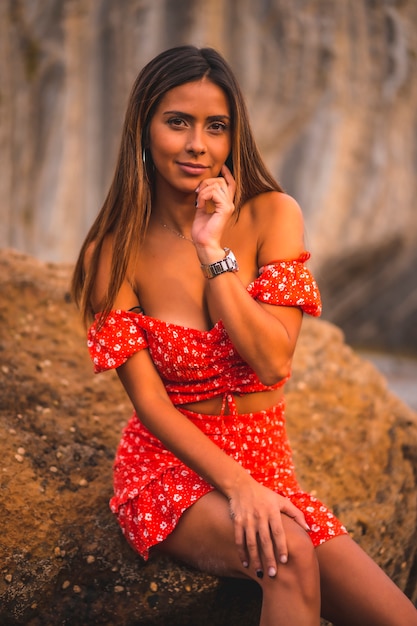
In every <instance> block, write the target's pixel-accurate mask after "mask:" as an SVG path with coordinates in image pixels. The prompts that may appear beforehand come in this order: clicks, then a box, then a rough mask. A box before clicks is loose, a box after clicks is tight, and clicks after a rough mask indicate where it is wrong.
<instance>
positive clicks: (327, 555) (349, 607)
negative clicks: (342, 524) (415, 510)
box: [316, 536, 417, 626]
mask: <svg viewBox="0 0 417 626" xmlns="http://www.w3.org/2000/svg"><path fill="white" fill-rule="evenodd" d="M316 553H317V559H318V562H319V568H320V580H321V595H322V615H323V617H325V618H326V619H328V620H329V621H331V622H332V623H333V624H334V625H335V626H353V624H354V625H355V626H417V610H416V608H415V607H414V606H413V605H412V603H411V602H410V601H409V600H408V599H407V598H406V596H405V595H404V594H403V593H402V592H401V591H400V589H399V588H398V587H397V586H396V585H395V584H394V583H393V582H392V581H391V580H390V579H389V578H388V576H386V574H385V573H384V572H383V571H382V570H381V569H380V568H379V567H378V566H377V565H376V563H374V561H372V559H371V558H370V557H369V556H368V555H367V554H366V553H365V552H364V551H363V550H362V549H361V548H360V547H359V546H358V545H357V544H356V543H355V542H354V541H353V540H352V539H351V538H350V537H349V536H343V537H336V538H334V539H331V540H330V541H328V542H326V543H325V544H322V545H321V546H319V547H318V548H316Z"/></svg>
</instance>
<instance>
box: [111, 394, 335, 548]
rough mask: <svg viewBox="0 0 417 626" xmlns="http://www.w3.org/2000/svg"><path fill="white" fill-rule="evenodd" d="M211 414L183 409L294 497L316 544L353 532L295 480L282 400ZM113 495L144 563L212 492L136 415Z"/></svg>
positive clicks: (261, 478)
mask: <svg viewBox="0 0 417 626" xmlns="http://www.w3.org/2000/svg"><path fill="white" fill-rule="evenodd" d="M225 402H228V404H229V408H230V414H227V415H225V414H224V410H222V412H221V414H220V415H205V414H202V413H194V412H192V411H187V410H185V409H182V408H181V407H178V409H179V410H180V411H181V412H182V413H183V414H184V415H186V416H187V417H188V418H189V419H190V420H191V421H192V422H193V423H194V424H195V425H196V426H198V428H200V429H201V430H202V431H203V432H204V433H205V434H206V435H207V436H208V437H209V438H210V439H211V440H212V441H213V442H214V443H215V444H217V445H218V446H219V447H220V448H221V449H222V450H224V451H225V452H226V453H227V454H228V455H230V456H231V457H233V458H234V459H235V460H236V461H237V462H238V463H240V464H241V465H242V466H243V467H245V469H246V470H247V471H248V472H249V473H250V474H251V476H253V478H254V479H255V480H257V481H258V482H259V483H261V484H263V485H265V486H266V487H269V488H270V489H272V490H273V491H275V492H277V493H279V494H281V495H283V496H285V497H287V498H289V499H290V500H291V502H293V504H295V506H297V507H298V508H299V509H300V510H301V511H302V512H303V513H304V516H305V518H306V521H307V524H308V525H309V526H310V528H311V532H310V533H309V535H310V537H311V541H312V543H313V545H314V546H318V545H320V544H322V543H324V542H325V541H328V540H329V539H331V538H332V537H336V536H338V535H344V534H346V533H347V531H346V529H345V527H344V526H343V525H342V524H341V522H340V521H339V520H338V519H337V518H336V517H335V516H334V515H333V513H332V512H331V511H330V510H329V509H328V508H327V507H326V506H325V505H324V504H322V503H321V502H320V501H319V500H318V499H317V498H315V497H314V496H312V495H310V494H308V493H306V492H304V491H302V490H301V489H300V486H299V484H298V482H297V479H296V476H295V471H294V464H293V461H292V453H291V447H290V444H289V441H288V438H287V435H286V430H285V414H284V406H285V405H284V401H282V402H281V403H280V404H278V405H276V406H273V407H271V408H269V409H267V410H263V411H259V412H256V413H244V414H239V413H237V410H236V405H235V402H234V399H233V397H232V396H231V395H230V396H229V395H228V396H226V397H225ZM114 486H115V495H114V497H113V498H112V500H111V502H110V506H111V509H112V511H113V512H114V513H115V514H116V515H117V518H118V521H119V523H120V526H121V528H122V531H123V534H124V535H125V537H126V539H127V541H128V542H129V543H130V545H131V546H132V547H133V548H134V549H135V550H136V551H137V552H138V553H139V554H140V555H141V556H142V557H143V558H144V559H145V560H146V559H147V558H148V556H149V549H150V548H151V547H152V546H154V545H156V544H158V543H160V542H161V541H163V540H164V539H165V538H166V537H167V536H168V535H169V533H171V532H172V531H173V530H174V529H175V527H176V525H177V523H178V520H179V519H180V517H181V515H182V514H183V513H184V511H185V510H186V509H188V507H190V506H191V505H192V504H193V503H194V502H196V500H198V499H199V498H201V497H202V496H204V495H205V494H206V493H209V492H210V491H212V490H213V489H214V487H213V486H212V485H210V484H209V483H207V482H206V481H205V480H204V479H203V478H201V477H200V476H198V475H197V474H196V473H195V472H194V471H192V470H191V469H189V468H188V467H187V466H185V465H184V464H183V463H182V462H181V461H180V460H178V459H177V458H176V457H175V456H174V455H173V454H172V453H171V452H169V450H167V449H166V448H165V447H164V446H163V445H162V444H161V442H160V441H159V440H158V439H156V438H155V437H154V436H153V435H152V434H151V433H150V432H149V431H148V430H147V429H146V428H145V427H144V426H143V425H142V424H141V423H140V421H139V420H138V418H137V416H136V415H133V417H132V418H131V420H130V422H129V423H128V425H127V427H126V428H125V430H124V432H123V436H122V440H121V442H120V444H119V447H118V450H117V455H116V459H115V465H114Z"/></svg>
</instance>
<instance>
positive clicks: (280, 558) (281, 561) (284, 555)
mask: <svg viewBox="0 0 417 626" xmlns="http://www.w3.org/2000/svg"><path fill="white" fill-rule="evenodd" d="M279 561H280V563H286V562H287V561H288V557H287V555H286V554H281V556H280V557H279Z"/></svg>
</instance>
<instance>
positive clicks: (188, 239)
mask: <svg viewBox="0 0 417 626" xmlns="http://www.w3.org/2000/svg"><path fill="white" fill-rule="evenodd" d="M158 221H159V223H160V224H161V226H163V227H164V228H166V229H167V230H169V232H170V233H172V234H173V235H176V236H177V237H179V238H180V239H185V240H186V241H190V242H191V243H192V244H194V241H193V240H192V239H191V238H190V237H186V236H185V235H183V234H182V233H180V232H179V230H175V228H172V227H171V226H168V224H165V223H164V222H162V221H161V220H158Z"/></svg>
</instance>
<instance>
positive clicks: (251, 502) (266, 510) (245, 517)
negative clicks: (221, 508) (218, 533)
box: [229, 479, 310, 577]
mask: <svg viewBox="0 0 417 626" xmlns="http://www.w3.org/2000/svg"><path fill="white" fill-rule="evenodd" d="M229 506H230V517H231V518H232V520H233V523H234V529H235V540H236V545H237V549H238V553H239V558H240V559H241V561H242V564H243V566H244V567H249V565H250V566H252V567H253V568H254V569H255V571H256V573H257V575H258V576H259V577H262V576H263V572H264V571H265V572H267V574H268V575H269V576H271V577H273V576H275V575H276V573H277V558H278V560H279V562H280V563H282V564H284V563H286V562H287V561H288V548H287V541H286V537H285V532H284V528H283V524H282V514H285V515H287V516H288V517H290V518H292V519H293V520H294V521H295V522H297V524H299V525H300V526H301V528H302V529H303V530H305V531H307V532H308V531H309V530H310V528H309V526H308V524H307V523H306V521H305V518H304V515H303V513H302V512H301V511H300V510H299V509H297V507H296V506H294V505H293V504H292V503H291V501H290V500H288V498H284V497H283V496H280V495H278V494H276V493H275V492H273V491H271V490H270V489H268V488H267V487H264V486H263V485H260V484H259V483H257V482H256V481H255V480H253V479H250V481H249V484H248V485H245V487H244V488H240V489H238V490H236V493H235V494H233V495H232V496H231V497H230V498H229Z"/></svg>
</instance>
